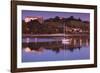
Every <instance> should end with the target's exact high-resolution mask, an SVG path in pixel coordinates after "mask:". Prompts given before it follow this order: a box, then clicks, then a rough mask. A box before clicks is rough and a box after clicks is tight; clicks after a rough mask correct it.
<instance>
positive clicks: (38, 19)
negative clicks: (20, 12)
mask: <svg viewBox="0 0 100 73" xmlns="http://www.w3.org/2000/svg"><path fill="white" fill-rule="evenodd" d="M24 20H25V22H26V23H27V22H30V21H31V20H37V21H39V22H40V23H43V17H40V16H27V17H25V19H24Z"/></svg>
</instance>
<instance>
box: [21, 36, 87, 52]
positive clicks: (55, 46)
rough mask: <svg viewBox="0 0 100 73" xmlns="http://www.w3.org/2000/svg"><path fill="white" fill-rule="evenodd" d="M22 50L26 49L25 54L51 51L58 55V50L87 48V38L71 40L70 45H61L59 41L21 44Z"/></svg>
mask: <svg viewBox="0 0 100 73" xmlns="http://www.w3.org/2000/svg"><path fill="white" fill-rule="evenodd" d="M22 45H23V48H26V51H27V52H31V51H34V52H44V50H45V49H46V50H52V51H54V52H56V53H59V52H60V50H70V51H74V50H75V49H80V48H81V47H82V46H89V39H88V38H80V37H77V38H72V40H71V41H70V43H69V44H68V43H67V44H63V43H62V42H61V41H52V42H29V43H27V42H26V43H23V44H22Z"/></svg>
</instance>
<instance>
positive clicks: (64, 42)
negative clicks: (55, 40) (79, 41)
mask: <svg viewBox="0 0 100 73" xmlns="http://www.w3.org/2000/svg"><path fill="white" fill-rule="evenodd" d="M70 42H71V39H69V38H63V39H62V44H70Z"/></svg>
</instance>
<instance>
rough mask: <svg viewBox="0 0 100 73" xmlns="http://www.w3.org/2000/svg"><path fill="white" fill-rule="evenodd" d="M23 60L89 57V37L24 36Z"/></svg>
mask: <svg viewBox="0 0 100 73" xmlns="http://www.w3.org/2000/svg"><path fill="white" fill-rule="evenodd" d="M22 48H23V53H22V56H23V57H22V61H23V62H34V61H55V60H77V59H89V57H90V49H89V38H87V37H70V38H69V37H65V38H63V37H53V38H23V43H22Z"/></svg>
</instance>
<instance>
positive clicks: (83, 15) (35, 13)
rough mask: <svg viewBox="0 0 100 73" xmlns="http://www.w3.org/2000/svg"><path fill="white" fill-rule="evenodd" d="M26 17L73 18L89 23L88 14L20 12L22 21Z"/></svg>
mask: <svg viewBox="0 0 100 73" xmlns="http://www.w3.org/2000/svg"><path fill="white" fill-rule="evenodd" d="M26 16H42V17H43V18H44V19H48V18H54V17H55V16H59V17H64V18H68V17H70V16H74V18H76V19H78V18H80V19H81V20H83V21H90V14H89V13H76V12H51V11H33V10H32V11H31V10H22V19H24V18H25V17H26Z"/></svg>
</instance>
